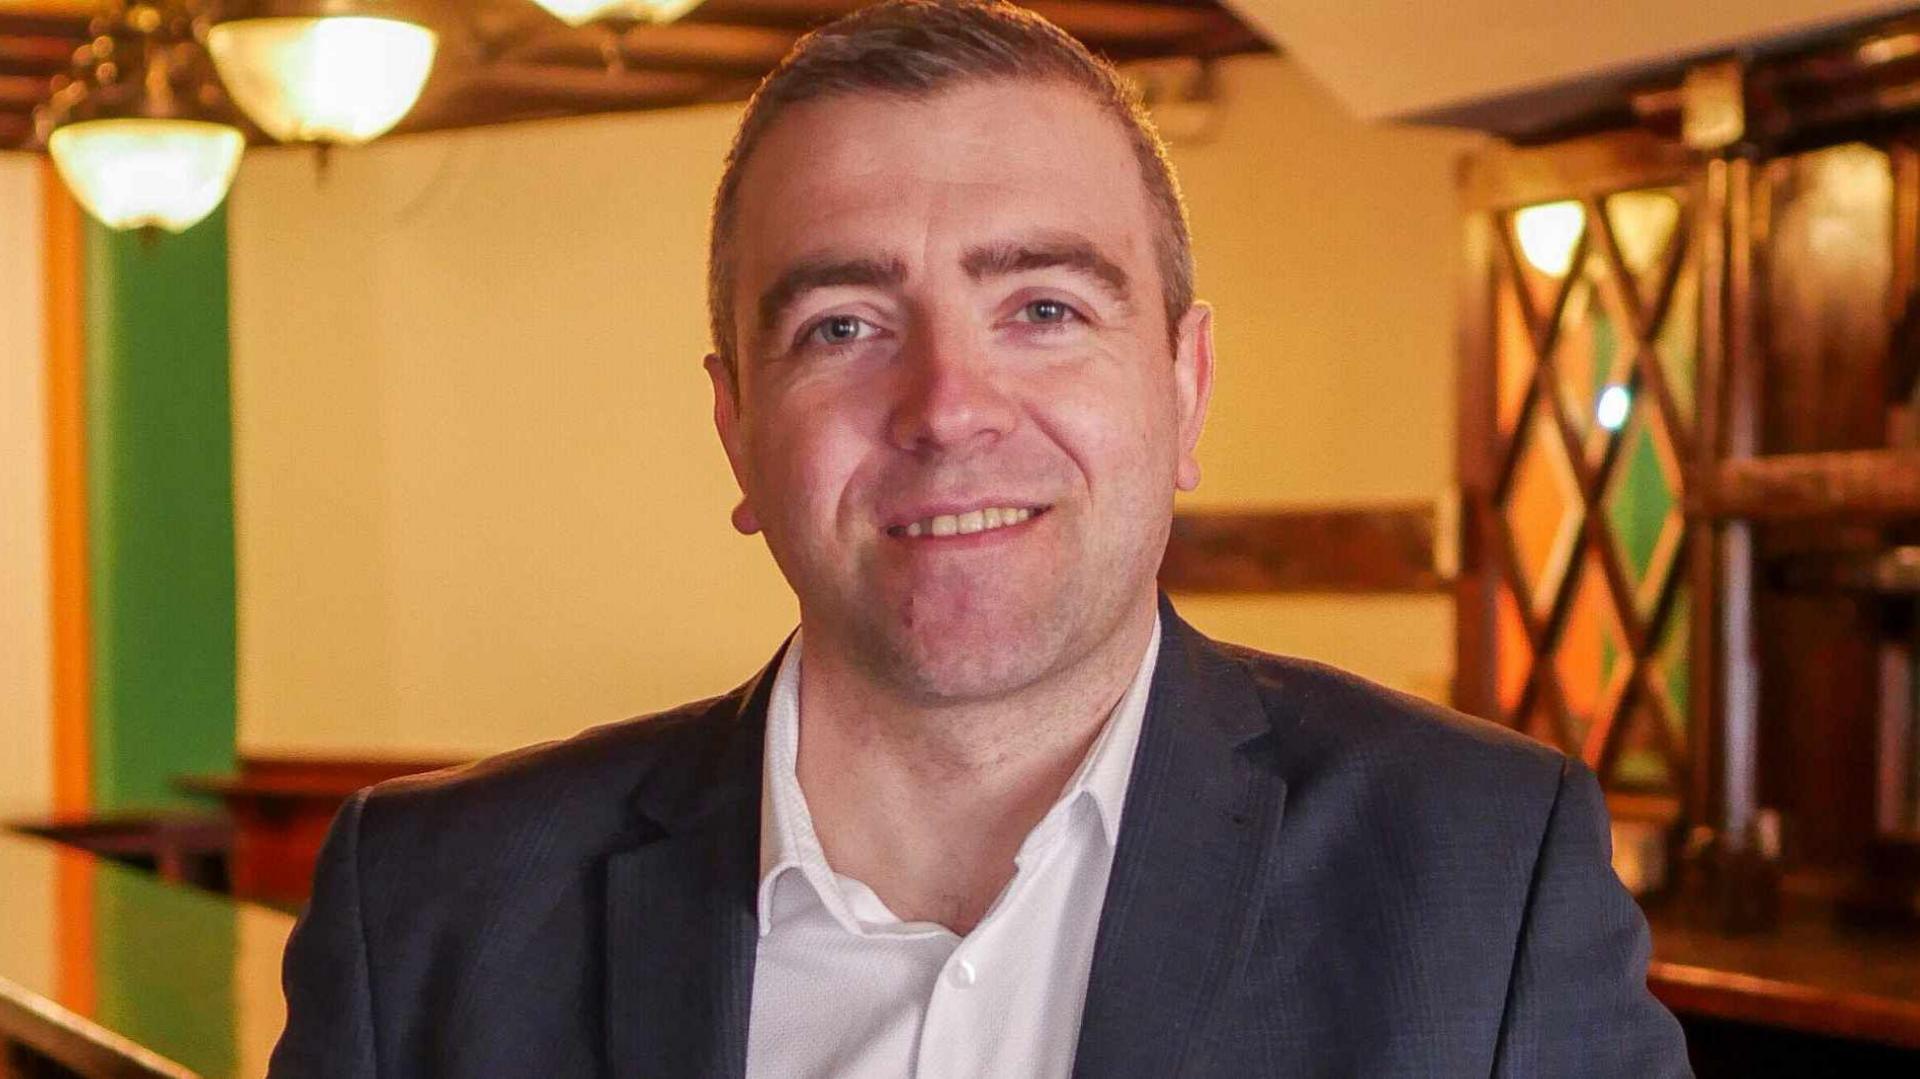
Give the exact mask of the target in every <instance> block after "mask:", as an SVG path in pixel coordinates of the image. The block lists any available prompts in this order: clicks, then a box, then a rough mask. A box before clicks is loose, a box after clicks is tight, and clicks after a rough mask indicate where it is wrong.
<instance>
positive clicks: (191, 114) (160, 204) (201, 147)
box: [47, 4, 246, 232]
mask: <svg viewBox="0 0 1920 1079" xmlns="http://www.w3.org/2000/svg"><path fill="white" fill-rule="evenodd" d="M175 14H176V15H177V13H175ZM103 29H120V30H131V31H133V33H132V34H128V35H123V36H115V35H113V34H110V33H102V34H101V35H100V36H99V37H98V38H97V39H96V47H95V48H96V52H97V53H98V54H100V55H99V58H98V62H97V63H96V64H95V65H94V67H93V69H92V70H91V71H88V72H85V73H83V77H82V78H81V79H79V80H76V81H75V82H73V83H70V84H69V85H67V86H66V87H65V88H64V89H63V90H62V91H61V92H60V93H59V94H57V95H56V96H55V98H54V99H53V101H52V102H50V103H49V112H48V119H49V122H50V126H51V133H50V134H49V135H48V137H47V150H48V152H49V153H50V154H51V155H52V157H53V164H54V168H55V170H56V171H57V172H58V173H59V174H60V179H61V180H62V181H63V182H64V183H65V184H66V185H67V190H69V191H71V192H72V193H73V197H74V200H75V201H77V202H78V203H79V204H80V205H81V207H82V208H83V209H85V210H86V211H87V213H89V214H91V215H93V217H95V218H96V219H98V220H99V221H100V222H101V223H102V224H105V225H107V226H108V227H110V228H116V229H132V228H161V229H165V230H167V231H169V232H184V231H185V230H187V229H188V228H190V227H192V226H193V225H195V224H197V223H199V222H200V221H201V220H202V219H204V218H205V217H206V216H207V215H208V214H210V213H212V212H213V211H214V208H215V207H217V206H219V205H220V202H221V200H222V199H224V198H226V196H227V189H228V188H229V187H231V186H232V184H233V176H234V173H235V171H237V170H238V169H239V166H240V155H241V152H242V151H243V150H245V149H246V138H245V136H244V135H242V134H241V132H240V130H239V129H238V128H236V127H234V126H233V125H231V124H228V123H224V122H222V121H220V120H219V119H218V118H217V117H215V116H213V115H212V114H211V113H210V112H208V111H207V110H206V109H205V108H204V106H203V104H202V103H201V102H199V101H198V100H197V99H196V98H195V95H194V87H195V86H196V85H204V80H202V79H200V77H199V76H197V75H196V74H195V73H194V69H195V68H196V66H201V67H203V66H204V58H203V57H202V56H200V55H199V52H198V46H196V45H195V44H194V43H193V41H192V39H191V37H190V36H188V34H187V33H186V26H185V24H184V21H182V20H179V19H177V18H169V16H168V15H167V14H166V13H163V12H162V11H161V10H160V8H159V7H158V6H156V5H151V4H133V5H129V6H128V7H127V8H126V9H125V25H123V26H120V27H108V28H103Z"/></svg>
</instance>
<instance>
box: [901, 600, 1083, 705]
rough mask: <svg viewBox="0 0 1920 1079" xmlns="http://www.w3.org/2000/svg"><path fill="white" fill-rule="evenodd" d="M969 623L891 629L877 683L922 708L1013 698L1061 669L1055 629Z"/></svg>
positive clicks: (995, 622) (1059, 643)
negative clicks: (881, 680) (922, 704)
mask: <svg viewBox="0 0 1920 1079" xmlns="http://www.w3.org/2000/svg"><path fill="white" fill-rule="evenodd" d="M1019 621H1020V622H1022V623H1024V624H1009V623H1008V622H1007V621H1006V620H1002V619H991V620H984V621H979V620H973V619H969V620H967V621H965V622H962V623H959V624H953V623H943V624H936V625H924V626H919V627H914V628H907V627H903V626H894V627H891V629H892V632H890V633H886V634H885V636H886V637H888V638H889V640H887V641H886V643H885V644H884V645H883V646H882V648H881V649H880V652H881V654H882V655H884V657H885V658H884V659H883V660H882V661H881V666H883V667H884V668H885V669H884V670H883V671H882V672H880V673H881V674H882V677H883V678H884V679H885V680H886V681H888V682H891V683H892V684H894V685H895V686H897V687H898V688H899V689H900V691H901V692H902V694H903V695H905V696H908V697H910V698H912V699H915V700H919V701H922V702H925V703H927V704H942V703H950V704H958V703H963V702H967V701H985V700H993V699H995V698H999V697H1004V696H1007V695H1009V694H1012V693H1016V692H1018V691H1019V690H1021V689H1024V688H1026V687H1027V686H1030V685H1032V684H1033V683H1035V682H1037V681H1039V680H1041V679H1042V678H1044V677H1045V676H1046V675H1047V674H1048V673H1049V672H1050V671H1052V670H1054V669H1056V668H1057V667H1058V666H1060V664H1061V660H1062V658H1063V657H1062V653H1063V652H1064V651H1065V648H1064V645H1065V642H1064V641H1062V640H1060V639H1059V633H1058V630H1059V628H1060V627H1058V626H1055V625H1049V624H1046V623H1045V622H1044V621H1043V622H1041V623H1039V624H1036V623H1035V622H1034V621H1033V620H1030V619H1021V620H1019Z"/></svg>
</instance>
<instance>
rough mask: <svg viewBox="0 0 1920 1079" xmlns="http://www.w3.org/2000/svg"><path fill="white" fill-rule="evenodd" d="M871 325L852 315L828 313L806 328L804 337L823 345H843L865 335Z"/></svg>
mask: <svg viewBox="0 0 1920 1079" xmlns="http://www.w3.org/2000/svg"><path fill="white" fill-rule="evenodd" d="M872 329H873V327H872V326H871V325H869V324H868V323H867V320H865V319H863V318H858V317H856V316H853V315H828V316H827V317H826V318H823V319H821V320H820V321H819V322H816V323H814V324H813V326H812V327H811V328H810V329H808V330H807V333H806V337H807V338H808V339H811V340H813V341H817V342H819V343H820V344H823V345H844V344H849V343H851V342H854V341H858V340H860V339H861V338H863V337H865V336H867V332H868V331H870V330H872Z"/></svg>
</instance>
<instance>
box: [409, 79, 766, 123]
mask: <svg viewBox="0 0 1920 1079" xmlns="http://www.w3.org/2000/svg"><path fill="white" fill-rule="evenodd" d="M757 82H758V80H755V79H725V78H714V79H706V80H697V79H694V78H689V79H687V80H685V81H683V82H680V83H676V84H674V85H671V86H666V85H661V86H657V87H656V90H657V92H649V91H647V90H644V89H640V88H635V87H629V88H628V93H626V94H624V95H615V94H612V93H608V94H605V95H602V96H599V97H596V98H583V97H578V96H565V97H558V98H555V97H550V96H546V95H530V94H527V93H526V92H524V91H523V90H521V89H518V88H514V87H507V88H502V87H498V86H492V85H487V84H484V83H482V84H474V85H470V86H467V87H464V88H463V89H462V90H461V91H460V92H459V93H456V94H450V95H448V96H447V97H446V98H445V99H444V100H443V101H441V102H439V103H437V104H436V106H435V108H433V109H432V110H430V111H423V110H415V112H414V113H413V114H412V115H409V116H408V117H407V119H406V120H404V121H402V122H401V124H400V126H399V127H398V128H396V129H395V131H396V133H399V134H408V133H413V132H420V131H455V130H460V129H463V128H474V127H487V126H491V125H494V124H500V123H510V122H514V121H521V120H551V119H564V118H566V117H572V116H597V115H605V114H609V113H627V112H641V111H645V110H650V109H671V108H681V107H684V106H688V105H700V104H706V103H711V102H722V101H739V100H742V99H743V98H745V97H746V95H747V94H748V93H750V92H752V90H753V87H754V86H755V85H756V84H757Z"/></svg>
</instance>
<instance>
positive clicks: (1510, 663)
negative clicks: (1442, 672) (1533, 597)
mask: <svg viewBox="0 0 1920 1079" xmlns="http://www.w3.org/2000/svg"><path fill="white" fill-rule="evenodd" d="M1494 605H1495V608H1496V611H1497V614H1496V616H1495V617H1497V618H1498V620H1499V621H1498V622H1497V624H1496V628H1497V631H1498V636H1497V638H1496V639H1495V641H1494V656H1495V660H1494V663H1495V668H1496V669H1495V672H1494V682H1495V688H1496V689H1497V691H1498V693H1499V696H1500V715H1501V717H1502V718H1506V719H1509V720H1511V719H1513V718H1514V717H1515V716H1517V715H1518V713H1519V711H1520V695H1521V693H1522V692H1523V691H1524V690H1525V689H1526V688H1527V672H1528V670H1529V669H1530V668H1531V667H1532V666H1533V645H1532V644H1531V643H1529V642H1528V640H1527V627H1526V623H1524V622H1522V621H1521V619H1520V601H1519V600H1518V599H1516V598H1515V597H1514V594H1513V590H1512V589H1511V588H1502V589H1501V590H1500V598H1499V599H1497V600H1495V601H1494Z"/></svg>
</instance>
